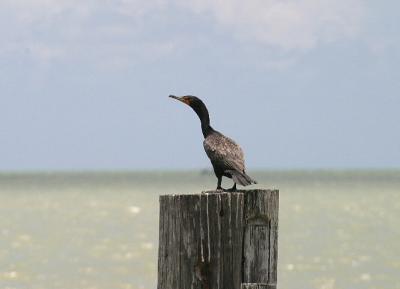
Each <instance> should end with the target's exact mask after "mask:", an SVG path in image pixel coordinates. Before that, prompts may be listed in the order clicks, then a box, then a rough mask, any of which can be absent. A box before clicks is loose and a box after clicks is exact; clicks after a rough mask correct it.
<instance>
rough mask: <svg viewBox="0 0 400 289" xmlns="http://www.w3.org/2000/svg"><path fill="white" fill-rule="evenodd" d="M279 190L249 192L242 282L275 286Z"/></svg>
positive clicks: (245, 209)
mask: <svg viewBox="0 0 400 289" xmlns="http://www.w3.org/2000/svg"><path fill="white" fill-rule="evenodd" d="M278 209H279V191H277V190H250V191H246V195H245V206H244V224H245V229H244V240H243V283H264V284H268V285H272V286H276V283H277V263H278Z"/></svg>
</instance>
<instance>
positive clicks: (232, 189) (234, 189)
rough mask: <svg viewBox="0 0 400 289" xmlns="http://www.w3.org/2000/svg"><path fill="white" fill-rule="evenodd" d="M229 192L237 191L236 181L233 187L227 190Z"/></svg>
mask: <svg viewBox="0 0 400 289" xmlns="http://www.w3.org/2000/svg"><path fill="white" fill-rule="evenodd" d="M226 191H227V192H236V191H237V189H236V183H233V187H232V188H230V189H229V190H226Z"/></svg>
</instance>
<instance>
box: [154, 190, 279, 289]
mask: <svg viewBox="0 0 400 289" xmlns="http://www.w3.org/2000/svg"><path fill="white" fill-rule="evenodd" d="M273 206H276V207H274V208H273ZM270 210H273V212H274V213H270V212H269V211H270ZM277 213H278V192H277V191H265V190H253V191H239V192H235V193H222V192H216V191H210V192H204V193H202V194H200V195H165V196H161V197H160V236H159V256H158V287H157V288H158V289H226V288H229V289H241V288H246V289H250V288H251V289H254V288H257V289H264V288H267V289H275V288H276V260H277V257H276V256H277V254H276V250H277V242H276V238H277V222H278V218H277ZM275 214H276V216H275ZM275 224H276V226H275ZM253 238H257V240H255V239H253ZM271 245H272V246H273V247H272V249H268V248H269V246H271ZM243 254H244V256H243ZM258 254H262V255H258ZM260 256H261V258H260ZM264 257H266V259H263V258H264ZM274 262H275V263H274ZM257 266H260V269H257ZM251 268H255V273H254V274H253V273H251V274H250V273H249V270H250V269H251ZM242 280H243V281H245V283H267V284H268V285H267V286H268V287H262V286H264V285H263V284H259V285H257V286H261V287H249V286H253V285H254V284H243V285H242ZM260 280H261V281H260ZM262 280H264V281H262ZM271 284H272V285H273V286H275V287H270V285H271Z"/></svg>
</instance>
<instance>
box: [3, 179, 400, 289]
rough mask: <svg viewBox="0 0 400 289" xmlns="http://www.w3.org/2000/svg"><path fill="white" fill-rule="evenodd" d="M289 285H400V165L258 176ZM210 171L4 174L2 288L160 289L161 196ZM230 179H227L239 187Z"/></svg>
mask: <svg viewBox="0 0 400 289" xmlns="http://www.w3.org/2000/svg"><path fill="white" fill-rule="evenodd" d="M251 175H252V176H254V178H255V179H257V180H258V181H259V185H257V187H260V188H278V189H280V191H281V195H280V221H279V222H280V223H279V226H280V228H279V272H278V274H279V275H278V287H279V288H281V289H313V288H319V289H346V288H348V289H357V288H360V289H361V288H363V289H373V288H375V289H400V171H381V172H358V171H346V172H329V171H326V172H319V171H317V172H302V171H298V172H258V173H252V174H251ZM215 185H216V179H215V178H214V177H213V176H212V175H211V174H210V173H208V172H203V173H200V172H190V173H172V172H168V173H164V172H149V173H37V174H11V173H10V174H7V173H2V174H0V289H12V288H15V289H23V288H27V289H28V288H29V289H57V288H62V289H81V288H82V289H118V288H121V289H155V288H156V279H157V277H156V273H157V241H158V196H159V195H160V194H166V193H189V192H200V191H202V190H205V189H213V188H214V187H215ZM230 185H231V184H230V183H226V184H225V186H226V187H228V186H230Z"/></svg>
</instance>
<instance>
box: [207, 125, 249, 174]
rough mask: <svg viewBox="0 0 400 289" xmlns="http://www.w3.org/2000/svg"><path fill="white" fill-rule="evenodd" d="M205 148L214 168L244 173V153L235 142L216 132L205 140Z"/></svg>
mask: <svg viewBox="0 0 400 289" xmlns="http://www.w3.org/2000/svg"><path fill="white" fill-rule="evenodd" d="M203 146H204V150H205V151H206V153H207V156H208V157H209V158H210V160H211V163H212V164H213V166H214V167H217V168H218V169H219V170H221V171H226V170H236V171H238V172H243V171H244V169H245V164H244V156H243V151H242V149H241V148H240V146H239V145H238V144H237V143H235V141H234V140H232V139H230V138H228V137H226V136H224V135H223V134H221V133H219V132H214V133H213V134H211V135H209V136H208V137H206V138H205V139H204V142H203Z"/></svg>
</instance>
